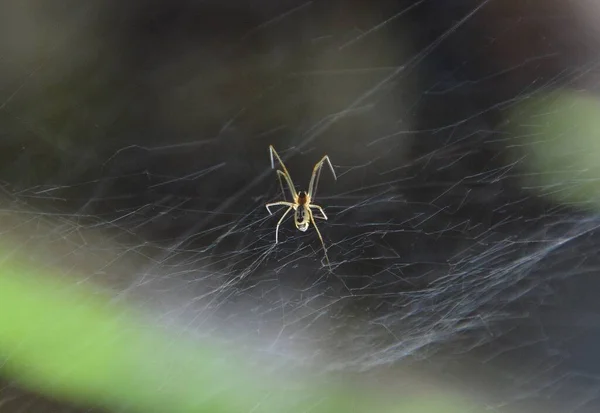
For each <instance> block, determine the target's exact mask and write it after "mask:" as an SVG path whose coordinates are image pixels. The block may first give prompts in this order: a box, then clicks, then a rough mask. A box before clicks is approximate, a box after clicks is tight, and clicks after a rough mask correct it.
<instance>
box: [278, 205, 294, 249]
mask: <svg viewBox="0 0 600 413" xmlns="http://www.w3.org/2000/svg"><path fill="white" fill-rule="evenodd" d="M293 208H294V207H293V206H290V207H289V208H288V209H287V210H286V211H285V212H284V213H283V215H282V216H281V218H279V221H277V226H276V227H275V244H277V243H278V242H279V226H280V225H281V223H282V222H283V219H284V218H285V217H286V215H287V214H288V213H289V212H290V211H291V210H292V209H293Z"/></svg>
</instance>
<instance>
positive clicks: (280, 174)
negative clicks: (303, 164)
mask: <svg viewBox="0 0 600 413" xmlns="http://www.w3.org/2000/svg"><path fill="white" fill-rule="evenodd" d="M277 177H278V178H279V185H280V186H281V191H282V192H283V195H284V196H285V192H284V191H283V185H282V184H281V177H283V179H285V182H287V185H288V188H289V189H290V192H291V194H292V199H294V200H295V199H297V198H298V193H297V192H296V188H294V183H293V182H292V178H290V176H289V175H286V174H285V172H281V171H280V170H279V169H278V170H277Z"/></svg>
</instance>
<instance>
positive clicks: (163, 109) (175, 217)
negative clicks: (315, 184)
mask: <svg viewBox="0 0 600 413" xmlns="http://www.w3.org/2000/svg"><path fill="white" fill-rule="evenodd" d="M598 18H600V6H598V5H596V4H595V2H593V1H585V0H582V1H575V2H564V1H559V0H530V1H519V0H504V1H497V0H496V1H492V0H456V1H452V2H447V1H437V0H420V1H413V0H411V1H405V0H395V1H392V0H382V1H377V2H364V1H353V0H349V1H341V0H331V1H297V0H285V1H281V0H279V1H274V0H263V1H246V0H231V1H210V0H205V1H201V0H178V1H170V2H167V1H159V0H143V1H137V2H122V1H112V0H104V1H88V2H78V1H72V0H56V1H53V2H45V1H41V0H24V1H19V2H17V1H12V2H3V3H2V4H1V5H0V160H1V163H0V231H2V245H3V246H2V248H0V254H1V255H2V256H3V257H8V256H10V257H13V256H15V254H16V256H17V257H19V258H18V259H17V262H18V263H19V264H20V263H21V261H26V263H27V265H28V266H29V268H31V269H32V271H33V272H34V273H36V274H35V276H36V277H41V279H44V280H46V281H47V280H50V279H51V280H53V282H54V281H56V282H60V283H62V284H61V285H63V287H61V288H62V290H61V291H63V293H64V292H65V291H67V292H68V291H70V290H69V287H72V288H79V287H84V288H86V289H87V290H86V291H87V292H86V293H85V294H88V295H85V296H84V297H89V298H82V299H81V300H79V301H78V302H79V303H80V304H78V305H83V306H85V305H87V304H89V303H91V302H95V301H94V300H96V298H97V295H98V294H100V293H98V291H102V294H103V295H104V296H105V297H107V298H106V299H107V303H108V304H106V305H104V306H101V307H102V310H98V311H99V312H101V311H104V309H106V308H110V309H111V311H113V313H111V314H113V315H114V317H116V318H119V317H120V315H122V314H125V313H127V314H129V312H130V311H131V312H132V314H133V313H135V314H136V316H135V317H138V316H139V317H140V318H143V319H144V320H145V321H144V323H147V324H148V325H150V326H151V328H157V329H162V330H161V331H164V335H163V336H162V337H164V338H166V341H165V342H166V343H170V344H173V343H177V342H178V341H179V340H180V339H181V337H182V336H185V337H186V339H185V340H189V342H190V343H206V342H207V341H209V342H211V343H213V344H216V346H217V347H218V348H225V347H227V348H231V349H232V351H233V352H237V353H241V354H243V358H244V359H248V360H252V363H254V365H255V367H254V368H258V369H259V370H263V371H270V372H273V374H275V375H284V376H289V375H291V376H296V375H297V374H298V372H300V371H302V372H303V375H306V376H307V377H313V378H314V377H319V378H324V377H326V378H327V380H328V381H329V382H331V381H333V382H343V383H348V382H351V383H352V386H354V387H353V388H358V389H361V390H360V391H364V394H366V395H375V394H379V392H384V393H386V394H389V393H391V394H393V395H397V396H398V395H402V394H412V395H414V394H423V398H424V399H427V398H430V397H431V395H432V394H434V393H435V394H438V392H439V394H449V395H452V397H454V396H456V397H458V398H461V399H463V400H467V401H468V403H476V404H478V405H479V406H484V407H485V408H486V409H488V410H489V409H491V410H493V411H507V412H508V411H510V412H515V411H526V412H531V411H556V412H574V413H575V412H576V413H580V412H595V411H598V409H599V408H600V357H599V356H598V355H597V351H598V349H599V348H600V304H599V302H600V301H599V300H598V299H597V297H596V293H597V292H600V281H599V276H600V274H598V268H599V266H600V256H599V254H598V247H600V233H599V232H598V230H597V228H598V225H600V219H599V212H600V167H599V165H600V116H599V115H600V101H599V100H598V96H597V89H598V79H599V77H598V64H599V63H600V59H599V57H600V55H599V52H598V50H600V32H599V31H598V29H597V21H598ZM270 144H272V145H274V146H275V148H276V149H277V151H278V152H279V154H280V155H281V156H282V158H283V159H284V161H285V163H286V166H287V168H288V169H289V171H290V173H291V175H292V178H293V180H294V183H295V184H296V186H297V187H298V189H307V186H308V182H309V179H310V175H311V172H312V168H313V165H314V164H315V162H317V161H318V160H319V159H321V157H322V156H323V155H325V154H328V155H329V156H330V158H331V161H332V163H333V165H334V168H335V170H336V172H337V174H338V179H337V181H335V180H334V179H333V178H332V177H331V175H330V174H329V171H327V169H325V171H324V173H322V174H321V175H322V176H321V180H320V183H319V191H318V193H317V196H316V199H315V202H316V203H317V204H319V205H321V206H322V207H323V208H324V210H325V211H326V213H327V215H328V217H329V220H327V221H317V225H319V229H320V231H321V233H322V234H323V238H324V241H325V245H326V246H327V248H328V256H329V259H330V261H331V269H329V268H328V267H327V266H325V261H324V255H323V249H322V247H321V243H320V241H319V239H318V237H317V235H316V233H315V231H314V229H313V228H312V227H311V228H310V229H309V230H308V231H307V232H305V233H302V232H299V231H297V230H296V229H295V228H294V226H293V222H292V220H291V219H288V220H286V221H284V223H283V224H282V225H281V228H280V233H279V241H280V242H279V243H278V244H277V245H275V243H274V242H275V226H276V224H277V221H278V219H279V217H280V214H281V213H282V212H283V211H281V212H278V213H275V214H274V215H273V216H270V215H269V214H268V212H267V211H266V209H265V207H264V205H265V204H266V203H268V202H273V201H278V200H282V199H283V198H282V197H283V196H284V194H282V193H281V191H280V188H279V184H278V182H277V175H276V173H275V171H274V170H272V169H271V165H270V158H269V151H268V147H269V145H270ZM11 259H13V258H11ZM6 260H7V258H3V260H2V261H3V262H5V261H6ZM11 265H12V264H11ZM11 268H12V267H11ZM10 277H11V275H10V274H9V275H4V276H2V277H0V279H4V280H5V281H6V280H9V281H10ZM12 277H17V278H18V277H19V274H18V273H14V274H13V275H12ZM30 287H31V288H38V287H40V285H38V284H36V283H32V285H31V286H29V287H27V288H30ZM9 290H10V289H5V291H9ZM27 291H29V290H27ZM41 294H42V295H41V296H42V297H44V296H47V294H51V291H49V290H47V289H46V290H42V293H41ZM65 294H66V297H67V298H66V300H67V302H68V300H69V298H68V297H69V296H70V294H71V293H65ZM73 294H75V293H73ZM13 297H16V296H15V295H13ZM0 298H1V296H0ZM10 302H11V301H10V300H6V299H4V300H3V301H2V300H0V312H3V313H5V314H6V320H8V321H5V323H16V322H17V321H15V320H18V322H19V323H24V324H25V323H29V322H30V320H29V319H27V317H26V316H23V317H21V318H20V317H16V318H15V317H14V314H16V310H15V308H16V307H11V306H10V304H8V303H10ZM14 302H15V305H17V304H19V303H24V302H25V301H22V300H19V299H15V300H14ZM32 302H34V303H35V302H38V301H36V300H33V301H32ZM59 302H60V300H59ZM2 303H4V304H2ZM86 303H87V304H86ZM78 308H79V307H73V309H72V311H70V310H68V311H67V309H65V311H66V312H65V314H78ZM42 310H43V311H51V310H49V309H48V307H44V308H43V309H41V308H40V311H42ZM19 314H21V313H19ZM91 314H96V313H94V311H92V312H91ZM81 317H82V318H81V320H79V324H77V325H85V326H87V327H89V329H90V331H96V330H95V327H94V325H92V324H90V323H92V321H88V319H85V321H83V320H84V318H83V317H84V316H83V315H82V316H81ZM107 317H108V316H107ZM1 320H4V319H2V318H0V328H1V324H2V322H1ZM90 320H91V318H90ZM49 323H50V324H52V323H57V327H56V328H57V330H53V328H54V327H52V328H50V327H48V329H47V331H46V332H45V333H44V336H43V340H46V339H48V340H50V341H52V340H54V339H55V338H56V337H58V334H59V333H58V331H59V330H60V328H62V327H58V326H59V325H60V326H62V325H63V324H61V320H59V319H55V318H51V320H50V321H49ZM140 323H141V321H140ZM50 324H48V325H46V326H49V325H50ZM134 324H135V322H134ZM20 325H21V324H20ZM7 326H8V324H5V325H4V327H5V329H4V330H0V377H2V387H1V389H0V410H1V411H7V412H29V411H36V412H43V411H53V412H71V411H73V412H75V411H77V412H80V411H81V412H83V411H86V412H87V411H129V410H127V409H128V408H129V407H131V406H130V405H128V402H125V401H123V400H125V399H126V398H127V395H128V394H129V393H128V391H124V392H125V394H126V395H125V396H122V397H125V399H119V397H121V396H119V397H116V399H119V400H120V401H119V402H115V403H112V404H110V403H108V404H107V405H108V407H107V406H104V405H102V403H99V402H98V401H97V400H96V399H93V400H92V398H89V399H88V398H87V397H88V396H87V393H85V392H84V391H83V390H82V393H77V391H75V390H73V394H71V392H70V390H69V391H66V392H65V393H62V392H53V391H48V390H47V389H48V388H53V387H52V386H53V382H54V380H57V379H56V377H62V375H63V374H64V371H62V369H64V370H65V371H67V370H69V371H70V369H71V368H72V367H73V366H77V365H78V364H79V363H82V364H81V365H83V361H81V360H80V359H78V358H77V357H72V358H69V359H67V361H66V362H65V363H66V364H61V363H55V366H54V367H53V368H58V369H59V370H60V371H59V372H56V371H54V370H52V371H49V374H48V375H47V376H44V377H42V376H41V375H40V376H39V377H38V376H37V375H36V374H37V373H32V374H33V376H31V377H35V380H33V379H32V380H23V375H22V372H23V371H25V370H27V369H28V368H29V367H31V366H34V367H35V366H36V365H35V362H34V361H31V364H29V363H30V362H29V359H27V358H25V359H23V361H22V362H19V363H16V362H15V363H14V365H12V364H11V363H12V362H13V361H14V360H16V358H15V357H13V354H16V353H14V352H15V351H17V350H15V348H18V347H19V346H20V345H22V343H23V340H20V339H19V338H18V336H17V335H15V337H17V339H15V340H13V341H11V340H8V339H5V340H3V336H2V334H5V336H4V338H6V337H8V336H7V335H6V334H7V333H6V331H9V330H10V329H9V328H6V327H7ZM3 331H4V332H3ZM10 331H13V333H14V331H17V330H16V329H13V330H10ZM19 331H20V330H19ZM32 331H34V332H39V331H40V330H39V328H38V327H36V324H35V323H34V324H32ZM77 331H78V330H73V331H68V334H67V333H65V335H64V336H61V339H65V340H67V341H68V342H76V341H77V340H78V339H79V338H80V337H82V336H81V335H80V333H78V332H77ZM32 334H33V333H32ZM111 334H113V336H110V337H112V338H110V337H109V338H107V339H108V340H109V341H110V340H112V339H114V340H117V341H115V342H118V340H119V339H123V337H128V336H127V335H126V334H129V333H126V332H122V331H120V330H118V329H117V330H115V331H114V332H113V333H111ZM31 337H33V336H31ZM31 340H32V342H37V343H42V341H38V339H37V338H36V339H33V338H32V339H31ZM40 340H41V339H40ZM150 341H152V340H150ZM186 342H187V341H186ZM96 343H97V344H98V343H100V341H97V342H96ZM123 343H124V345H126V344H127V342H125V340H123ZM173 345H174V346H176V344H173ZM42 347H44V351H47V353H44V355H43V357H42V358H41V360H42V361H47V360H50V359H52V360H54V359H55V357H56V354H54V353H53V351H54V349H53V347H50V346H42ZM102 347H104V345H102ZM117 347H118V348H119V349H121V348H122V347H121V346H120V345H119V346H117ZM166 347H167V348H168V347H169V345H166ZM192 347H193V345H192ZM56 348H64V347H63V346H62V345H60V346H56ZM36 351H37V350H36ZM170 351H173V350H170ZM165 352H169V350H165ZM36 354H39V353H36ZM141 354H145V353H144V352H143V351H142V352H141ZM160 354H162V353H154V354H153V355H152V357H156V358H160V357H162V356H161V355H160ZM98 357H100V359H99V360H96V361H97V362H98V363H100V364H102V363H103V362H104V361H106V360H104V359H102V358H101V356H98ZM105 357H107V359H110V360H113V361H114V358H113V357H112V356H110V354H109V355H105ZM165 357H166V356H165ZM190 357H191V356H190ZM19 360H20V359H19ZM3 366H5V368H3ZM6 366H9V367H10V368H8V367H6ZM256 366H259V367H256ZM131 368H132V369H133V370H136V369H138V368H137V367H135V366H133V367H131ZM33 370H35V368H34V369H33ZM84 370H86V371H87V369H84ZM27 371H28V372H29V370H27ZM163 373H164V372H161V371H160V370H158V371H157V372H155V373H151V375H154V374H156V376H155V378H156V380H157V383H162V384H165V383H167V382H169V380H174V379H170V378H169V376H168V374H166V373H165V375H164V376H161V374H163ZM27 374H28V377H30V376H29V373H27ZM40 374H41V373H40ZM113 374H114V375H116V373H114V372H111V371H108V372H107V376H106V378H105V380H106V381H107V382H111V381H112V379H111V377H116V376H113ZM72 378H73V379H76V378H77V376H76V375H74V376H72ZM119 380H120V379H119ZM311 380H312V379H311ZM117 381H118V380H117V379H116V378H115V379H114V382H117ZM126 382H127V383H128V385H134V384H135V379H131V380H128V381H126ZM65 383H66V388H67V389H73V388H74V387H71V385H70V384H69V383H68V382H65ZM98 383H100V384H98V388H101V387H102V385H103V384H102V383H104V381H102V382H101V381H98ZM173 383H175V381H173V382H172V383H171V384H172V385H173V386H176V385H175V384H173ZM113 384H114V383H113ZM135 385H136V386H137V384H135ZM48 386H49V387H48ZM140 388H141V387H140ZM434 389H435V390H434ZM197 391H198V392H201V389H199V390H197ZM230 391H234V389H230ZM140 392H141V396H140V397H144V394H143V392H142V391H141V390H140ZM75 393H76V394H75ZM108 393H110V392H108ZM108 393H107V394H108ZM103 397H104V396H103ZM106 397H108V398H110V397H111V396H110V395H109V396H106ZM365 397H367V396H365ZM369 397H370V396H369ZM449 397H450V396H449ZM169 400H170V399H169V398H168V397H166V398H165V405H164V406H163V407H162V409H163V410H159V411H178V410H176V409H175V408H172V409H171V408H169V403H170V402H169ZM173 403H175V400H173ZM101 405H102V406H101ZM115 406H116V407H115ZM444 406H446V407H444V409H443V411H448V410H446V408H448V407H447V406H448V405H446V404H445V405H444ZM106 409H108V410H106ZM138 410H139V409H138ZM247 410H248V411H250V410H251V406H249V407H248V409H247ZM140 411H146V410H144V409H141V410H140ZM198 411H199V410H198ZM202 411H204V410H202ZM207 411H208V410H207ZM215 411H216V410H215ZM241 411H245V410H241ZM333 411H336V410H333ZM338 411H340V410H338ZM403 411H424V410H419V408H418V407H414V409H412V410H410V409H409V410H403ZM427 411H442V410H435V409H434V410H427ZM461 411H465V410H461Z"/></svg>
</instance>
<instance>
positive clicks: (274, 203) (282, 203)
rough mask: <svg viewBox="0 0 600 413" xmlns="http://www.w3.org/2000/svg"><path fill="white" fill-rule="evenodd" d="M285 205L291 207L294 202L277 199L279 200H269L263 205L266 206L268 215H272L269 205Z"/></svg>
mask: <svg viewBox="0 0 600 413" xmlns="http://www.w3.org/2000/svg"><path fill="white" fill-rule="evenodd" d="M280 205H281V206H287V207H290V208H292V207H293V206H294V204H293V203H292V202H287V201H279V202H271V203H270V204H267V205H265V207H267V211H269V215H273V213H272V212H271V207H274V206H280Z"/></svg>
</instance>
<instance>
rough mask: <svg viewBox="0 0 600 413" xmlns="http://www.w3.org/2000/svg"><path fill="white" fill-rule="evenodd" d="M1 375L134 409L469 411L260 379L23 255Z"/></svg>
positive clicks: (6, 316)
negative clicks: (39, 268) (146, 323)
mask: <svg viewBox="0 0 600 413" xmlns="http://www.w3.org/2000/svg"><path fill="white" fill-rule="evenodd" d="M0 354H1V355H2V359H3V362H2V364H1V366H2V367H1V368H0V373H2V375H3V376H5V377H7V378H9V379H11V380H16V381H17V382H18V383H20V384H21V385H22V386H24V387H26V388H29V389H30V390H32V391H35V392H39V393H41V394H45V395H49V396H51V397H53V398H57V399H61V400H65V401H69V402H74V403H76V404H82V405H85V406H102V407H106V408H109V409H114V410H118V411H133V412H167V411H168V412H173V413H177V412H182V413H183V412H212V413H215V412H232V413H233V412H244V411H252V412H287V413H293V412H306V411H311V412H324V413H325V412H391V411H398V412H439V411H444V412H452V411H456V412H462V411H464V406H463V405H461V403H458V402H456V401H455V400H450V399H449V398H447V397H445V396H444V397H441V398H440V397H435V396H434V395H431V397H427V398H426V399H423V397H418V396H415V397H414V398H411V399H402V400H396V401H395V403H393V404H390V403H389V402H388V401H383V399H381V398H378V397H377V395H374V394H359V393H357V392H356V391H354V390H352V389H349V388H343V387H341V386H339V385H334V384H330V383H329V384H321V385H318V384H317V383H311V384H310V385H309V384H306V383H303V382H299V381H297V380H294V382H293V383H292V381H291V380H276V379H274V378H273V377H270V376H266V375H262V374H260V373H259V372H257V371H256V368H252V367H250V366H251V364H250V363H246V361H245V360H242V357H240V355H239V354H237V355H235V354H233V352H227V351H225V350H223V349H217V348H216V346H211V345H209V344H207V343H197V342H193V341H191V340H186V339H183V338H180V337H171V336H170V335H169V334H167V333H166V332H164V331H161V330H158V329H157V328H150V327H147V326H146V327H145V326H144V323H143V322H142V317H140V316H139V315H137V314H135V313H134V312H133V311H131V310H130V309H128V308H125V307H123V306H122V305H119V304H116V303H114V302H113V301H112V300H111V299H110V296H109V295H105V294H102V293H99V292H98V291H97V290H96V289H91V288H86V287H84V286H82V284H79V283H76V282H75V281H74V280H68V279H66V280H65V279H61V277H60V276H59V274H56V273H55V274H52V273H44V274H41V273H39V271H36V266H35V265H31V264H28V263H26V262H25V261H24V260H23V259H22V258H21V259H19V258H18V257H16V256H8V255H5V256H4V258H3V260H2V264H0Z"/></svg>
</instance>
